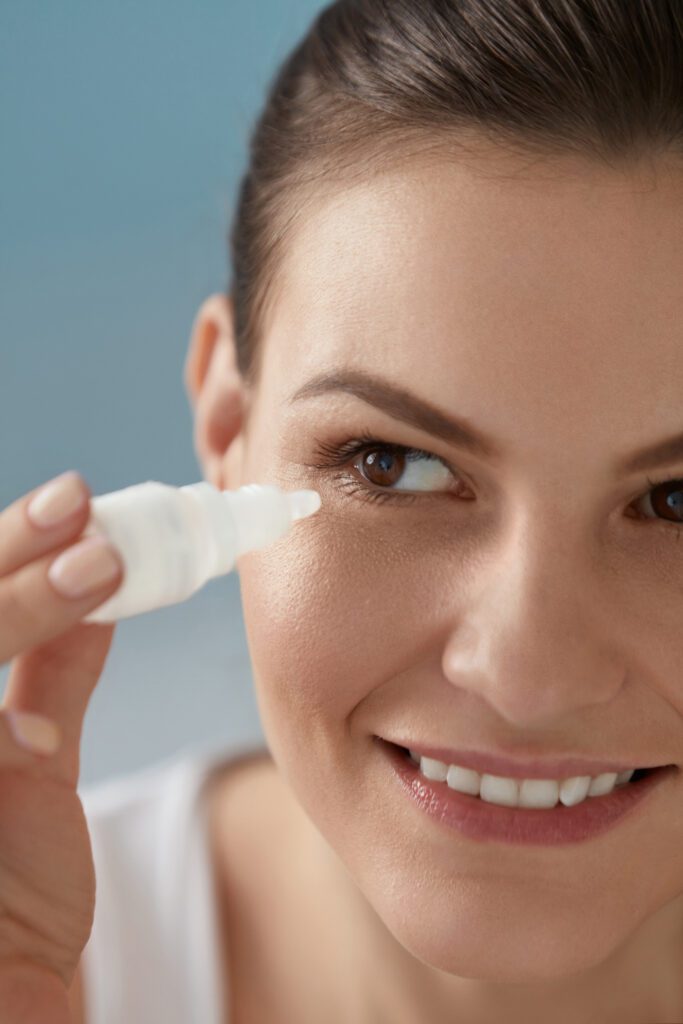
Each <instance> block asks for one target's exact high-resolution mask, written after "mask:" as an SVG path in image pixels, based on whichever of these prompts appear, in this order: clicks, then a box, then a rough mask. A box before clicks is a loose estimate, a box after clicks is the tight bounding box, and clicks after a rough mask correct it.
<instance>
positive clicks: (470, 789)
mask: <svg viewBox="0 0 683 1024" xmlns="http://www.w3.org/2000/svg"><path fill="white" fill-rule="evenodd" d="M446 782H447V783H448V785H449V786H450V788H451V789H457V790H459V791H460V792H461V793H469V794H470V796H479V787H480V786H481V775H480V774H479V772H475V771H473V769H472V768H458V766H457V765H455V764H451V765H449V767H448V774H447V775H446Z"/></svg>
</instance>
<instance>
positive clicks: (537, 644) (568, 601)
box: [442, 527, 626, 729]
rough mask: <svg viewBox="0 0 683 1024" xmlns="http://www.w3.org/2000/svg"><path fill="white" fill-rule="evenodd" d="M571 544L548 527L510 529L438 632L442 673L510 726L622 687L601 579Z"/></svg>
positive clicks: (548, 719)
mask: <svg viewBox="0 0 683 1024" xmlns="http://www.w3.org/2000/svg"><path fill="white" fill-rule="evenodd" d="M579 550H581V548H580V547H579V546H578V544H577V543H573V544H572V542H571V540H570V535H569V533H567V534H566V535H565V536H564V538H563V537H562V532H561V531H559V532H558V529H557V528H555V529H553V528H552V527H550V528H547V529H541V530H539V529H538V528H535V529H534V530H533V531H531V530H530V529H528V530H525V531H524V532H523V534H522V532H521V531H517V533H516V536H515V537H510V538H508V541H507V542H506V545H505V550H504V551H502V552H501V550H500V549H498V550H497V552H496V553H495V554H492V556H491V559H490V562H489V563H488V565H487V566H486V567H485V568H483V569H481V571H480V573H479V575H478V576H476V578H475V579H474V582H473V584H472V591H473V592H475V591H476V596H475V597H473V598H471V599H468V600H467V601H465V602H460V614H459V616H458V623H457V625H456V626H455V628H454V629H453V631H452V632H451V634H450V636H449V637H448V640H447V643H446V646H445V649H444V652H443V657H442V670H443V673H444V675H445V677H446V679H447V680H449V681H450V682H451V683H452V684H453V685H454V686H457V687H458V688H460V689H462V690H466V691H468V692H470V693H471V694H472V695H477V696H478V697H479V698H480V699H483V700H485V701H486V702H487V703H488V704H489V705H490V707H491V708H492V709H493V710H494V711H495V712H496V714H497V716H499V717H500V718H503V719H505V720H506V721H507V722H508V723H510V724H511V725H514V726H516V727H517V728H518V729H523V728H524V727H529V728H531V727H534V726H547V725H548V724H551V723H553V722H554V721H557V722H560V721H566V719H567V717H568V716H570V715H571V714H572V713H574V714H576V713H578V712H580V711H582V710H585V709H589V708H591V707H592V706H594V705H595V706H597V705H600V704H608V703H609V702H610V701H613V700H614V699H615V697H616V696H617V694H618V693H619V691H620V689H621V687H622V686H623V682H624V676H625V671H626V670H625V667H624V665H623V663H621V664H620V661H619V657H618V653H617V643H616V637H615V635H614V629H613V628H610V623H611V626H612V627H613V626H614V615H613V614H612V615H611V616H610V612H609V607H610V603H609V601H608V598H607V593H606V586H607V584H606V583H605V581H604V580H602V581H600V579H599V577H598V576H597V575H596V573H595V570H594V569H593V568H592V567H591V564H590V560H589V559H588V558H586V560H585V561H581V557H580V556H577V551H579ZM584 550H585V538H584ZM614 606H615V607H616V604H614ZM463 608H464V611H463Z"/></svg>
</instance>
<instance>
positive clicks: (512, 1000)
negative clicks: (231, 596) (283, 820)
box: [186, 145, 683, 1024]
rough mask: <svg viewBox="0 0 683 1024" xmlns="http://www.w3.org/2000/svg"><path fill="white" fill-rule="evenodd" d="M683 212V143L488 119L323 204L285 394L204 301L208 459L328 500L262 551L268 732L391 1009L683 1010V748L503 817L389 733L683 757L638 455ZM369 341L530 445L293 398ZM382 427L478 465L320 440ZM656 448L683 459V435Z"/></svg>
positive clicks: (483, 1013)
mask: <svg viewBox="0 0 683 1024" xmlns="http://www.w3.org/2000/svg"><path fill="white" fill-rule="evenodd" d="M681 239H683V165H682V164H681V163H676V162H675V161H674V160H673V159H670V158H664V157H657V158H656V159H653V160H651V161H650V160H648V161H645V162H643V163H639V164H637V165H632V166H631V167H629V168H628V169H624V170H619V169H616V168H610V169H606V168H602V167H598V166H597V165H596V164H592V163H589V162H587V161H584V160H581V159H579V158H569V157H564V158H562V159H560V158H554V159H550V158H548V159H543V160H537V161H535V162H532V163H530V162H529V160H528V159H527V160H526V161H524V160H521V159H520V160H518V161H516V160H515V159H514V158H512V157H511V156H510V155H509V154H507V153H504V152H503V151H502V150H497V149H495V148H493V147H488V146H487V145H482V146H481V148H480V150H479V151H478V153H477V154H476V155H474V154H470V155H469V156H468V158H467V159H465V158H460V157H459V156H456V155H453V154H450V155H449V154H444V155H443V156H442V158H440V159H435V158H434V157H431V158H430V159H429V160H427V159H423V160H421V159H420V158H413V159H411V160H410V161H405V162H403V163H401V164H397V165H396V166H394V167H393V168H391V169H389V168H387V169H385V170H384V171H383V172H382V173H379V174H377V176H376V177H374V178H372V180H368V181H366V182H364V183H362V184H358V183H357V182H356V183H354V185H353V187H350V188H348V189H346V190H344V191H337V192H336V193H334V194H332V193H329V194H325V195H323V194H321V195H320V197H319V199H318V200H317V201H316V203H314V204H313V205H312V206H311V207H309V208H308V209H307V210H306V212H305V216H304V217H302V218H301V220H300V221H299V222H298V224H297V225H296V228H295V231H294V233H293V235H292V236H291V237H290V239H289V242H288V245H287V250H286V254H285V258H284V261H283V263H282V267H281V277H280V279H279V282H278V288H277V295H276V299H275V301H274V303H273V306H272V310H271V314H270V316H269V319H268V322H267V330H266V333H265V337H264V339H263V344H264V346H265V348H264V351H263V366H262V374H261V377H260V379H259V382H258V385H257V387H256V389H255V390H254V391H249V390H248V389H246V387H245V386H244V385H243V383H242V381H241V379H240V377H239V374H238V373H237V371H236V370H235V364H234V348H233V338H232V321H231V307H230V303H229V301H228V300H226V299H223V298H222V297H220V296H213V297H211V298H210V299H208V300H207V301H206V302H205V303H204V305H203V306H202V308H201V310H200V311H199V314H198V316H197V320H196V322H195V328H194V332H193V337H192V342H191V347H190V351H189V355H188V361H187V364H186V380H187V383H188V387H189V390H190V393H191V395H192V399H193V403H194V406H195V414H196V420H195V444H196V448H197V451H198V454H199V457H200V459H201V461H202V465H203V468H204V472H205V474H206V476H207V479H209V480H211V481H212V482H213V483H214V484H216V485H217V486H219V487H229V488H236V487H239V486H240V485H242V484H244V483H249V482H262V483H272V484H276V485H278V486H281V487H283V488H285V489H295V488H304V487H312V488H315V489H316V490H318V491H319V493H320V494H321V497H322V508H321V510H320V511H319V512H318V513H317V514H316V515H315V516H313V517H311V518H310V519H307V520H305V521H303V522H301V523H298V524H296V525H295V527H294V528H293V529H292V531H291V532H290V533H289V534H288V535H287V536H285V537H283V538H281V539H280V540H279V541H276V542H275V543H273V544H272V545H270V546H269V547H267V548H265V549H263V550H261V551H257V552H252V553H250V554H248V555H245V556H243V557H242V558H241V559H240V561H239V564H238V570H239V575H240V585H241V591H242V599H243V606H244V615H245V622H246V627H247V637H248V642H249V649H250V653H251V658H252V665H253V674H254V680H255V686H256V691H257V698H258V702H259V708H260V712H261V717H262V722H263V727H264V730H265V733H266V737H267V740H268V745H269V748H270V750H271V753H272V755H273V758H274V761H275V763H276V765H277V768H278V770H279V773H280V775H281V776H282V778H283V779H284V780H285V781H286V783H287V784H288V786H289V787H290V788H291V790H292V792H293V793H294V795H295V797H296V800H297V801H298V804H299V805H300V806H301V807H302V808H303V809H304V811H305V813H306V815H307V819H310V821H311V822H312V823H313V825H314V826H315V829H314V830H312V835H315V836H317V837H318V842H317V843H316V841H315V840H314V839H312V838H310V837H309V838H308V839H307V840H306V841H305V851H306V852H305V853H304V852H301V856H306V857H309V858H310V863H311V870H312V871H313V872H316V873H317V874H316V875H315V877H317V878H320V879H321V886H320V887H319V888H316V892H317V894H318V896H317V898H318V899H319V900H321V901H322V903H323V905H324V910H325V911H326V912H327V913H328V914H333V915H335V916H334V920H335V921H336V922H337V923H338V928H337V929H336V935H337V936H338V939H337V941H338V944H339V948H338V949H337V950H336V951H333V952H334V953H335V955H332V954H331V955H330V964H329V972H330V975H329V978H330V986H331V987H333V986H334V985H335V978H338V987H339V989H340V991H341V990H342V983H341V974H342V968H341V967H337V968H335V962H336V963H343V964H344V968H343V975H344V979H343V980H344V983H345V986H346V990H347V991H348V988H349V986H352V987H353V991H354V999H355V1000H356V1001H358V1000H360V1001H361V1005H366V1006H368V1007H369V1006H373V1007H380V1008H381V1007H385V1008H386V1007H391V1008H392V1012H394V1011H395V1007H394V1003H393V1002H392V1000H394V999H396V996H397V993H400V1000H397V1003H398V1005H399V1006H401V1007H402V1008H403V1010H404V1012H405V1019H406V1020H414V1019H422V1020H429V1021H441V1020H454V1019H458V1018H457V1016H456V1014H457V1013H458V1012H463V1013H466V1014H467V1015H468V1016H467V1017H466V1019H467V1020H469V1021H494V1020H501V1019H503V1016H505V1019H507V1020H519V1021H522V1020H526V1021H528V1020H530V1019H541V1018H540V1017H539V1016H538V1015H539V1014H541V1013H543V1014H552V1020H553V1022H554V1024H555V1022H558V1021H565V1020H566V1021H567V1022H569V1021H572V1022H575V1021H576V1020H585V1021H588V1020H593V1019H594V1020H596V1021H597V1020H599V1021H601V1022H605V1021H612V1020H614V1021H620V1022H621V1024H623V1022H628V1021H632V1022H634V1024H635V1022H642V1021H644V1020H658V1021H675V1020H681V1019H683V983H682V982H681V977H682V973H681V964H682V963H683V898H682V893H683V857H682V856H681V854H680V850H681V849H682V848H683V776H681V775H680V774H679V775H677V776H675V777H674V778H673V779H672V780H671V782H670V783H668V784H667V785H665V786H663V787H661V788H660V789H659V791H657V792H656V793H655V794H653V795H652V797H651V798H650V800H649V802H648V806H647V810H646V811H645V813H639V814H637V815H635V816H634V817H633V819H631V820H626V821H624V822H622V823H621V824H619V825H618V826H617V827H616V828H613V829H612V830H610V831H608V832H607V833H606V834H603V835H602V836H600V837H598V838H595V839H593V840H589V841H587V842H582V843H577V844H569V845H565V846H553V847H546V848H544V847H540V846H526V847H519V846H513V845H507V844H502V843H481V842H477V841H474V840H470V839H466V838H464V837H461V836H460V835H459V833H455V832H452V831H450V830H447V829H445V828H443V827H441V826H440V825H438V824H437V823H435V821H434V820H432V819H431V818H427V817H426V816H425V815H424V814H422V813H421V812H419V811H418V810H417V809H416V808H415V807H414V806H413V805H412V804H411V802H410V801H408V800H407V799H406V797H405V795H404V794H403V793H402V792H401V791H400V789H399V788H398V787H397V785H396V783H395V781H394V780H393V778H392V777H391V774H390V772H389V770H388V768H387V766H386V763H385V760H384V758H383V756H382V755H381V753H380V752H379V750H378V749H377V746H376V744H375V743H373V739H372V737H373V735H379V736H385V737H394V738H399V737H400V738H412V739H413V740H414V741H415V742H414V744H411V745H413V746H417V747H419V746H420V744H422V745H427V744H430V745H435V746H438V745H442V746H449V747H453V748H458V747H469V748H474V749H478V750H483V751H486V750H494V749H496V748H498V749H501V750H503V751H505V752H510V753H512V754H514V753H518V754H519V756H524V755H533V754H538V755H539V756H543V755H547V756H551V755H553V754H555V753H557V754H560V755H562V754H567V755H568V754H576V755H579V756H581V755H583V756H586V757H589V756H596V757H603V758H605V759H610V758H614V759H617V760H619V759H623V760H624V761H625V763H628V764H632V765H633V766H634V767H635V766H637V765H642V764H648V763H649V764H658V763H676V764H680V763H682V762H683V723H682V720H681V715H682V713H683V683H682V682H681V673H680V665H681V658H682V656H683V633H682V632H681V628H680V623H681V616H682V614H683V542H681V541H679V540H678V534H677V530H676V528H675V525H674V523H673V522H672V521H671V520H673V515H671V517H670V521H669V522H667V521H666V520H665V519H664V518H663V513H661V511H660V512H659V514H658V515H656V514H655V512H654V511H653V509H652V507H650V506H649V505H648V504H647V501H648V499H647V497H646V496H647V495H648V494H650V495H651V487H650V484H649V483H648V481H647V477H646V474H645V472H639V473H635V474H630V475H629V476H623V475H622V476H616V475H615V473H614V470H613V464H614V463H615V462H617V461H618V460H619V459H620V457H624V456H626V455H628V454H630V453H631V452H633V451H635V450H637V449H639V448H641V447H643V446H645V445H646V444H648V443H654V442H656V441H659V440H663V439H665V438H668V437H670V436H672V435H674V434H676V433H677V432H680V430H681V428H682V427H683V420H682V418H681V402H680V388H681V382H682V381H683V337H682V336H681V324H683V288H682V287H681V281H683V242H682V241H681ZM350 367H353V368H355V369H364V370H367V371H368V372H370V373H374V374H377V375H381V376H384V377H385V378H389V379H390V380H391V381H392V382H394V383H396V384H398V385H399V386H401V387H404V388H406V389H408V390H410V391H412V392H413V393H414V394H417V395H419V396H420V397H421V398H422V399H424V400H425V401H427V402H429V403H431V404H432V405H434V406H436V407H437V408H439V409H440V410H442V411H443V412H444V413H445V414H446V415H448V414H449V413H450V414H451V415H454V416H458V417H462V418H465V419H466V420H468V421H469V422H470V423H471V424H472V425H473V426H474V427H476V428H479V429H480V430H481V431H483V432H485V433H486V434H487V435H490V436H491V437H492V438H493V439H494V440H495V441H496V442H497V443H498V445H499V446H500V447H502V448H504V449H505V454H504V458H502V459H501V460H500V461H499V462H495V463H494V462H490V461H487V460H484V459H480V458H476V457H474V456H473V455H471V454H469V453H465V452H461V451H456V450H455V449H454V448H452V447H451V446H450V445H448V444H447V443H445V442H443V441H440V440H437V439H436V438H434V437H432V436H430V435H429V434H427V433H425V432H424V431H422V430H421V429H418V428H417V427H413V426H409V425H408V424H405V423H401V422H399V421H397V420H395V419H393V418H392V417H391V416H389V415H388V414H387V413H384V412H381V411H380V410H378V409H376V408H373V407H372V406H370V405H369V404H367V403H366V402H364V401H362V400H361V399H360V398H357V397H354V396H352V395H349V394H344V393H341V392H339V393H330V394H327V395H324V396H319V397H316V398H312V399H306V400H301V401H298V402H294V403H289V402H288V398H289V396H290V395H292V394H293V393H294V391H295V390H296V389H297V388H299V387H301V386H302V385H303V384H304V383H305V382H306V381H307V380H308V379H309V378H310V377H312V376H313V375H314V374H316V373H319V372H321V371H323V370H331V369H332V368H350ZM364 431H367V432H368V433H370V434H371V435H372V436H373V437H375V438H377V439H378V440H379V441H383V442H392V443H394V444H402V445H405V446H407V447H415V448H419V449H422V450H424V451H426V452H428V453H430V454H432V455H434V456H438V457H440V458H441V459H443V460H444V461H445V463H446V464H447V466H448V467H449V468H450V472H449V471H448V469H442V470H441V472H440V473H438V475H437V476H435V477H429V476H428V470H429V468H430V466H432V463H426V464H425V463H422V464H420V463H418V464H411V471H412V472H415V473H416V474H417V475H415V476H413V477H412V480H413V483H412V485H411V491H412V493H414V494H415V495H416V496H415V498H414V500H408V501H404V502H403V503H401V501H399V500H397V501H395V502H386V503H384V502H378V503H372V502H370V501H367V500H364V499H363V497H362V496H361V495H360V494H358V493H350V491H349V489H348V481H349V480H350V479H351V480H355V481H356V483H357V486H358V487H359V488H360V487H362V485H363V483H364V482H365V484H366V486H367V487H369V488H370V489H375V490H376V489H377V484H376V483H373V482H371V481H376V479H377V476H376V474H375V476H372V475H370V476H369V479H368V473H369V471H368V467H367V463H364V464H363V468H364V472H365V474H366V475H365V478H364V475H363V472H361V469H359V468H358V467H359V465H361V457H358V456H356V457H353V458H352V459H349V460H348V461H347V463H346V464H345V466H344V467H342V468H339V467H337V468H327V469H315V468H311V464H314V463H316V462H320V461H321V459H320V458H319V457H318V456H317V453H316V445H317V442H319V441H323V442H325V443H326V444H341V443H343V442H345V441H348V440H349V439H351V438H356V437H358V435H359V434H361V433H362V432H364ZM354 464H355V468H354ZM436 466H437V467H438V466H439V464H438V463H437V464H436ZM341 473H343V474H344V475H345V479H346V481H347V485H346V488H345V487H344V486H343V481H342V480H341V479H340V474H341ZM420 473H422V475H421V476H420ZM653 475H654V478H655V479H656V480H658V481H659V480H673V479H677V478H678V479H680V478H683V461H679V462H678V463H672V464H670V465H668V466H664V467H660V468H659V469H658V470H657V471H651V472H650V476H653ZM682 486H683V485H682ZM395 488H396V485H395V484H394V489H395ZM458 488H460V490H458ZM460 495H462V497H460ZM644 496H645V497H644ZM465 498H467V499H468V500H464V499H465ZM659 507H660V508H661V507H662V503H661V502H660V506H659ZM634 508H635V509H637V511H635V512H634V511H633V510H634ZM302 843H303V840H302ZM302 849H303V848H302ZM273 856H276V853H275V852H274V853H273ZM323 893H326V894H327V895H325V896H322V895H321V894H323ZM301 899H302V904H303V903H305V902H306V900H307V895H306V893H304V892H302V895H301ZM350 936H353V939H351V938H350ZM344 943H346V944H345V945H344ZM342 946H343V949H344V953H345V955H344V956H343V957H342V956H340V955H339V953H340V949H341V948H342ZM335 970H336V974H335ZM304 976H305V975H304V971H303V968H302V984H304V981H303V978H304ZM356 1005H358V1004H357V1003H356ZM354 1019H360V1018H354ZM379 1019H382V1018H381V1013H379ZM385 1019H394V1020H396V1019H398V1018H397V1017H396V1016H394V1017H391V1018H385Z"/></svg>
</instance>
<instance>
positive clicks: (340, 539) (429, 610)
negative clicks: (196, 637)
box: [238, 512, 457, 756]
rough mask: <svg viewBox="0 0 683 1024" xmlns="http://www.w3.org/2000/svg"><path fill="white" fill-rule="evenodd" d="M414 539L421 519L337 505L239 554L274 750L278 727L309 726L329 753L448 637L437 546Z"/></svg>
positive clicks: (304, 729)
mask: <svg viewBox="0 0 683 1024" xmlns="http://www.w3.org/2000/svg"><path fill="white" fill-rule="evenodd" d="M409 518H410V517H406V519H409ZM416 537H417V538H419V537H420V531H419V530H416V528H415V523H414V522H413V525H412V528H411V527H409V526H408V525H407V524H406V525H403V524H399V523H398V522H397V521H396V520H394V521H392V518H391V516H390V515H389V516H385V517H384V519H382V517H380V516H376V515H375V514H373V515H370V516H364V514H363V513H362V512H361V513H358V514H352V515H347V516H343V515H341V514H335V515H332V514H329V516H328V517H322V516H321V517H320V519H319V520H318V521H317V522H316V521H314V520H313V519H311V520H310V521H309V522H308V523H304V522H302V523H301V524H300V526H299V525H296V526H294V527H293V529H292V531H291V532H290V534H288V535H287V536H286V537H283V538H282V539H281V540H280V541H277V542H275V543H274V544H272V545H270V546H269V547H268V548H266V549H263V550H262V551H256V552H251V553H249V554H247V555H245V556H243V558H241V559H240V562H239V566H238V569H239V576H240V587H241V594H242V604H243V609H244V618H245V626H246V630H247V639H248V643H249V650H250V656H251V662H252V668H253V672H254V680H255V683H256V687H257V694H258V699H259V705H260V711H261V716H262V721H263V725H264V728H265V730H266V733H267V735H268V738H269V741H270V742H271V749H272V750H273V753H274V754H275V749H274V747H275V745H276V744H277V742H278V737H283V741H284V739H285V738H286V740H287V741H288V742H289V743H295V742H296V743H299V744H300V743H301V740H302V737H303V736H307V738H308V742H315V741H316V740H319V741H321V742H324V743H325V745H326V747H327V748H328V749H327V750H326V753H327V755H328V756H329V755H332V756H333V754H334V751H333V750H331V749H330V747H332V748H334V747H335V746H336V747H338V746H339V745H340V743H341V740H342V738H343V737H342V735H341V733H342V730H344V729H348V724H347V723H348V720H349V717H350V716H353V713H354V709H355V708H356V706H357V705H359V704H360V703H361V702H363V701H364V699H365V698H366V697H367V696H368V695H369V694H370V693H372V691H373V690H376V689H378V688H380V687H381V686H382V685H383V684H385V683H387V684H390V683H391V680H392V679H395V678H396V676H398V675H399V674H401V673H405V672H409V671H410V669H411V667H412V668H414V671H415V674H416V676H419V673H420V663H423V662H425V661H426V660H427V659H428V660H429V661H430V663H431V661H432V658H433V656H434V651H435V643H436V638H437V636H438V637H440V641H441V642H442V641H443V638H444V634H443V629H440V627H439V619H438V608H439V604H440V602H439V601H438V600H437V599H436V598H437V595H438V591H439V588H440V587H441V586H442V585H443V584H445V580H444V579H442V580H441V581H439V572H441V573H442V574H444V569H443V566H442V568H441V570H439V568H438V566H437V565H436V564H435V563H436V555H435V547H434V544H433V543H432V544H429V543H428V541H427V540H426V539H425V540H423V541H421V542H420V541H417V543H416ZM451 570H452V567H451ZM444 575H445V574H444ZM450 575H451V587H453V583H454V577H453V573H452V571H451V573H450ZM455 579H456V580H457V573H456V574H455ZM442 593H443V592H442ZM442 604H443V605H447V602H442ZM452 612H453V609H452V606H451V609H450V613H451V614H450V618H451V622H450V624H451V625H452ZM442 624H443V623H442ZM430 651H431V655H432V656H431V657H430ZM375 724H377V725H378V726H379V724H380V723H375Z"/></svg>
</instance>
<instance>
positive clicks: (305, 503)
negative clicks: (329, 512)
mask: <svg viewBox="0 0 683 1024" xmlns="http://www.w3.org/2000/svg"><path fill="white" fill-rule="evenodd" d="M287 501H288V502H289V510H290V513H291V516H292V519H304V518H305V517H306V516H310V515H312V514H313V513H314V512H317V511H318V509H319V508H320V505H321V499H320V495H319V494H318V492H317V491H310V490H306V491H291V492H289V493H288V494H287Z"/></svg>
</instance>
